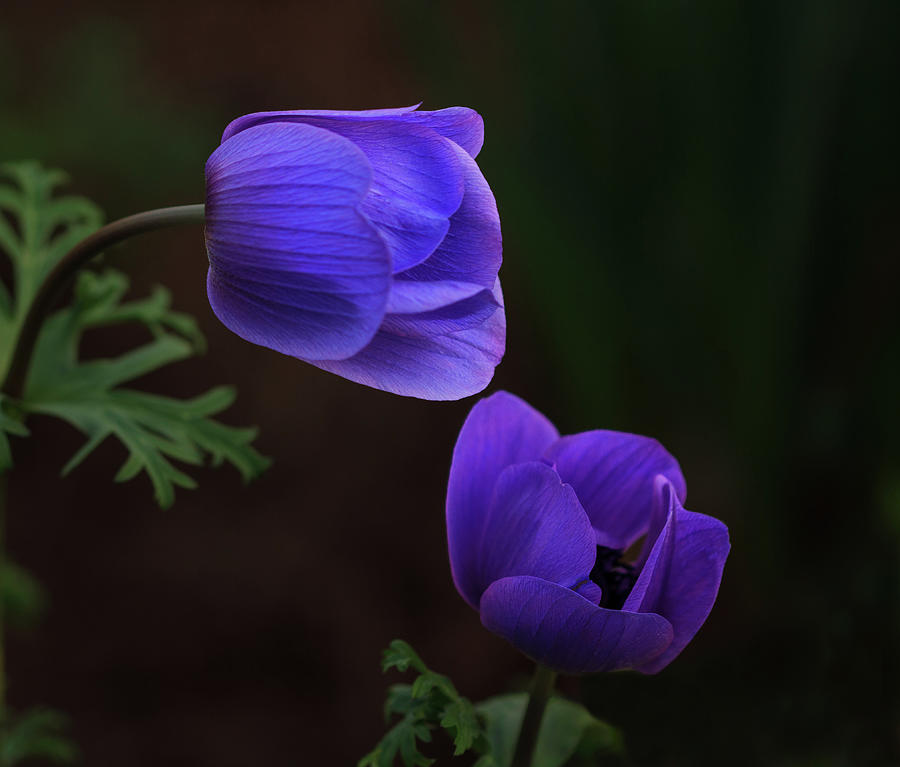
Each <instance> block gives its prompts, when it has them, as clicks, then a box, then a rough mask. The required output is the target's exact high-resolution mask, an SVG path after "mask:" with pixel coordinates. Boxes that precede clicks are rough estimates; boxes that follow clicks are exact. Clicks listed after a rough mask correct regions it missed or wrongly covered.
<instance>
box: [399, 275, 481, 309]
mask: <svg viewBox="0 0 900 767" xmlns="http://www.w3.org/2000/svg"><path fill="white" fill-rule="evenodd" d="M483 290H484V288H483V287H482V286H481V285H475V284H473V283H471V282H453V281H451V280H445V281H443V282H413V281H412V280H394V281H393V284H392V285H391V295H390V296H389V297H388V305H387V313H388V314H421V313H422V312H430V311H432V310H434V309H440V308H441V307H443V306H448V305H449V304H454V303H456V302H457V301H462V300H463V299H464V298H471V297H472V296H474V295H475V294H476V293H481V292H482V291H483Z"/></svg>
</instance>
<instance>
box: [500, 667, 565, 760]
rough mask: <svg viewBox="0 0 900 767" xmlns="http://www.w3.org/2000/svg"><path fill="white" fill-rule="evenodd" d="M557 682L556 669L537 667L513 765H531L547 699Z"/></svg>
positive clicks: (532, 679)
mask: <svg viewBox="0 0 900 767" xmlns="http://www.w3.org/2000/svg"><path fill="white" fill-rule="evenodd" d="M555 682H556V672H555V671H551V670H550V669H549V668H546V667H545V666H541V665H538V666H536V667H535V669H534V676H533V677H532V678H531V689H530V690H529V691H528V693H529V694H528V708H526V709H525V716H524V717H523V718H522V729H521V730H519V742H518V743H516V753H515V754H514V755H513V760H512V765H511V767H531V760H532V759H533V758H534V747H535V746H536V745H537V739H538V733H539V732H540V729H541V721H542V720H543V718H544V709H546V708H547V701H548V700H549V699H550V693H551V692H553V684H554V683H555Z"/></svg>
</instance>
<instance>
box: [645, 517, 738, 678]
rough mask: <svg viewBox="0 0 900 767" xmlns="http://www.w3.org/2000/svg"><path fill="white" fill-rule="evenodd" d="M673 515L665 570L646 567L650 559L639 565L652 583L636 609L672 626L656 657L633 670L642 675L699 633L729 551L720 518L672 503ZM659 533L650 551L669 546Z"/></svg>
mask: <svg viewBox="0 0 900 767" xmlns="http://www.w3.org/2000/svg"><path fill="white" fill-rule="evenodd" d="M674 517H675V530H674V536H673V541H672V544H671V547H672V553H671V560H670V563H669V566H668V567H663V568H662V571H661V572H659V568H658V567H657V568H656V569H653V568H651V560H652V555H651V560H648V561H647V564H646V565H645V566H644V573H649V574H648V576H647V577H648V580H649V581H650V583H651V585H650V587H649V588H648V589H647V595H646V597H645V598H644V599H643V602H642V605H641V609H642V610H651V611H653V612H655V613H659V614H660V615H664V616H665V617H666V618H667V619H668V620H669V622H670V623H671V624H672V627H673V629H674V636H673V639H672V643H671V644H670V645H669V646H668V647H667V648H666V650H665V651H664V652H663V653H662V654H661V655H659V656H658V657H656V658H653V659H652V660H650V661H647V662H645V663H643V664H641V665H639V666H636V668H637V670H638V671H641V672H643V673H645V674H655V673H656V672H657V671H660V670H662V669H663V668H665V667H666V666H667V665H669V663H671V662H672V660H674V659H675V657H676V656H677V655H678V654H679V653H680V652H681V651H682V650H683V649H684V648H685V647H686V646H687V644H688V642H690V641H691V639H693V638H694V635H695V634H696V633H697V632H698V631H699V630H700V627H701V626H702V625H703V623H704V622H705V621H706V618H707V616H708V615H709V613H710V611H711V610H712V606H713V604H714V603H715V601H716V596H717V595H718V593H719V585H720V584H721V582H722V571H723V570H724V568H725V560H726V559H727V558H728V552H729V551H730V549H731V544H730V543H729V541H728V528H727V527H726V526H725V525H724V524H723V523H722V522H720V521H719V520H717V519H713V518H712V517H708V516H706V515H705V514H697V513H695V512H692V511H686V510H685V509H683V508H681V505H680V504H679V503H678V502H677V501H676V502H675V508H674ZM664 534H665V533H661V534H660V539H659V541H658V542H657V545H656V546H655V547H654V549H656V548H657V547H661V546H662V547H665V546H668V542H662V541H663V536H664ZM659 561H660V563H662V564H663V565H664V564H665V557H664V556H660V558H659ZM644 573H642V574H641V577H644Z"/></svg>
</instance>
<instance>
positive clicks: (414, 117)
mask: <svg viewBox="0 0 900 767" xmlns="http://www.w3.org/2000/svg"><path fill="white" fill-rule="evenodd" d="M403 120H404V121H406V122H412V123H419V124H421V125H424V126H426V127H428V128H431V129H432V130H434V131H437V132H438V133H440V134H441V135H442V136H444V137H445V138H448V139H450V140H451V141H452V142H453V143H454V144H457V145H458V146H460V147H462V148H463V149H464V150H465V151H466V153H467V154H469V155H470V156H471V157H477V156H478V153H479V152H480V151H481V147H482V145H483V144H484V120H482V119H481V115H480V114H478V112H476V111H475V110H474V109H469V107H447V108H446V109H436V110H434V111H432V112H427V111H426V112H418V111H415V112H408V113H407V114H405V115H404V117H403Z"/></svg>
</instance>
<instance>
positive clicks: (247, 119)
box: [222, 104, 420, 143]
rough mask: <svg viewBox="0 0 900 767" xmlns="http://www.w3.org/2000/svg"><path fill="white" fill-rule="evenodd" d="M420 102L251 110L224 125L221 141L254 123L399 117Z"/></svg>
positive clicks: (412, 109) (417, 106) (412, 110)
mask: <svg viewBox="0 0 900 767" xmlns="http://www.w3.org/2000/svg"><path fill="white" fill-rule="evenodd" d="M419 106H420V104H415V105H413V106H411V107H391V108H388V109H345V110H339V109H338V110H336V109H283V110H280V111H275V112H253V113H252V114H248V115H241V116H240V117H238V118H237V119H236V120H232V121H231V122H230V123H228V125H227V126H226V127H225V132H224V133H223V134H222V142H223V143H224V142H225V141H227V140H228V139H230V138H231V137H232V136H234V135H236V134H238V133H240V132H241V131H244V130H247V128H252V127H253V126H254V125H263V124H265V123H274V122H292V121H295V120H294V118H297V117H340V118H343V119H348V120H373V119H375V120H377V119H382V118H388V117H399V116H400V115H405V114H408V113H409V112H414V111H415V110H416V109H418V108H419Z"/></svg>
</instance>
